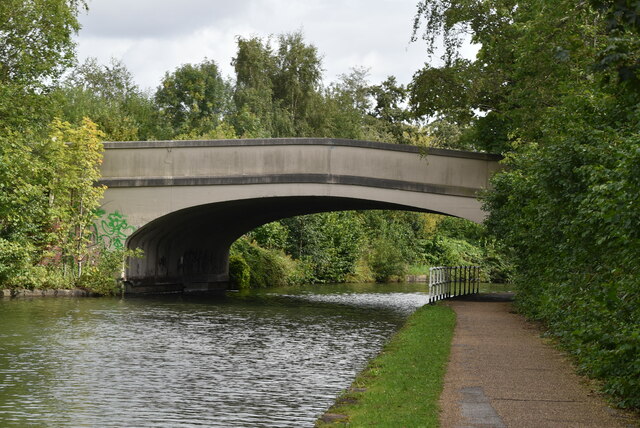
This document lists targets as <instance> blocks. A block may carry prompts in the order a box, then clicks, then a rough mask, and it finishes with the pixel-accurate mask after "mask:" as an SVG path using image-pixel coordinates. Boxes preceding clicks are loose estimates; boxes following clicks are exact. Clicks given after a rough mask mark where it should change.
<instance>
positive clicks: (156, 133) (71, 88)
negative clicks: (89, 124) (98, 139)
mask: <svg viewBox="0 0 640 428" xmlns="http://www.w3.org/2000/svg"><path fill="white" fill-rule="evenodd" d="M54 95H55V97H56V101H57V106H58V109H59V113H58V114H59V115H60V116H61V117H62V118H63V119H64V120H66V121H68V122H71V123H73V124H80V123H82V120H83V119H84V118H85V117H90V118H91V120H93V121H94V122H96V123H97V124H98V125H99V127H100V130H101V131H102V132H103V133H104V134H105V138H107V139H108V140H111V141H127V140H134V141H135V140H147V139H152V138H161V137H166V136H169V135H170V130H169V129H166V128H167V127H166V126H163V125H162V124H163V123H164V122H163V121H162V120H160V113H159V111H158V109H157V108H156V106H155V105H154V102H153V100H152V99H151V97H150V96H148V95H147V94H146V93H144V92H142V91H141V90H140V89H139V88H138V86H137V85H136V84H135V83H134V81H133V76H132V75H131V73H130V72H129V70H127V68H126V67H125V65H124V64H123V63H122V62H120V61H117V60H115V59H112V60H111V63H110V64H109V65H100V64H98V62H97V60H96V59H95V58H89V59H87V60H86V61H85V62H84V63H83V64H81V65H79V66H77V67H76V68H75V69H73V70H72V71H71V73H70V74H69V75H68V76H67V77H66V78H65V79H64V81H63V82H62V84H61V85H60V86H59V87H58V88H56V91H55V92H54Z"/></svg>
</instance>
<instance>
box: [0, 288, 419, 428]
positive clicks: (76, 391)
mask: <svg viewBox="0 0 640 428" xmlns="http://www.w3.org/2000/svg"><path fill="white" fill-rule="evenodd" d="M425 288H426V285H425V284H387V285H376V284H366V285H336V286H314V287H299V288H290V289H267V290H258V291H252V292H250V293H246V294H240V293H227V295H226V296H225V297H216V298H213V297H203V296H183V295H169V296H162V297H157V296H156V297H145V298H141V297H135V298H124V299H121V298H80V299H78V298H40V299H13V300H8V299H4V300H2V299H0V326H1V328H0V426H52V427H95V426H100V427H122V426H136V427H138V426H139V427H168V426H171V427H192V426H193V427H195V426H207V427H304V426H308V427H311V426H313V424H314V422H315V420H316V419H317V418H318V417H319V416H320V415H321V414H322V413H323V412H324V411H325V410H326V409H327V408H328V407H329V406H330V405H331V404H332V403H333V401H334V400H335V398H336V396H337V395H338V394H339V393H340V392H341V391H342V390H343V389H345V388H347V387H348V386H349V385H350V383H351V381H352V380H353V378H354V377H355V375H356V374H357V373H358V372H359V371H360V370H361V369H362V368H363V367H364V366H365V364H366V362H367V360H369V359H370V358H372V357H373V356H375V355H376V354H377V353H378V352H379V351H380V349H381V347H382V346H383V344H384V343H385V342H386V341H387V340H388V339H389V337H390V336H391V335H392V334H393V333H394V332H395V331H396V330H397V329H398V327H399V326H401V325H402V324H403V322H404V321H405V319H406V318H407V316H408V315H410V314H411V313H412V312H413V311H414V310H415V309H416V308H418V307H420V306H422V305H424V304H425V303H426V301H427V295H426V293H425V292H424V290H425Z"/></svg>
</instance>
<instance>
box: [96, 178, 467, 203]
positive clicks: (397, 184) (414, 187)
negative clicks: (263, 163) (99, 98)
mask: <svg viewBox="0 0 640 428" xmlns="http://www.w3.org/2000/svg"><path fill="white" fill-rule="evenodd" d="M296 183H303V184H304V183H307V184H308V183H311V184H341V185H349V186H366V187H375V188H381V189H391V190H405V191H409V192H420V193H433V194H438V195H450V196H463V197H467V198H475V197H477V194H478V191H479V189H473V188H469V187H462V186H447V185H439V184H427V183H417V182H411V181H401V180H388V179H384V178H370V177H358V176H351V175H332V174H271V175H255V176H251V175H242V176H223V177H122V178H103V179H102V180H100V181H99V184H104V185H106V186H107V187H166V186H234V185H247V184H296Z"/></svg>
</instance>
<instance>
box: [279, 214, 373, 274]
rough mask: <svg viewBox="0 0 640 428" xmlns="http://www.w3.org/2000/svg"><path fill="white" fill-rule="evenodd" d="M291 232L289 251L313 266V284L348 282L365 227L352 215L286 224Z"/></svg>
mask: <svg viewBox="0 0 640 428" xmlns="http://www.w3.org/2000/svg"><path fill="white" fill-rule="evenodd" d="M282 224H283V225H284V226H285V227H287V228H288V231H289V232H288V240H287V247H286V251H287V253H288V254H291V255H292V256H293V257H294V258H297V259H301V260H304V261H305V262H306V263H308V264H309V265H311V266H312V269H313V282H320V283H322V282H344V281H345V279H346V277H347V275H349V274H353V273H354V272H355V266H356V264H357V261H358V259H359V257H360V244H361V240H362V236H363V229H362V223H361V221H360V220H359V219H358V217H356V216H353V215H351V214H350V213H348V212H329V213H320V214H314V215H307V216H299V217H293V218H290V219H285V220H282Z"/></svg>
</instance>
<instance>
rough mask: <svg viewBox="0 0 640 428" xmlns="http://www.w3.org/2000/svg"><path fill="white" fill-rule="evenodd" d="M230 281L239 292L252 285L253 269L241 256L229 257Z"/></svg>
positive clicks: (233, 255)
mask: <svg viewBox="0 0 640 428" xmlns="http://www.w3.org/2000/svg"><path fill="white" fill-rule="evenodd" d="M229 281H230V282H231V284H232V286H234V287H236V288H238V289H239V290H243V289H245V288H249V286H250V285H251V268H250V267H249V265H248V264H247V261H246V260H245V259H244V257H242V255H240V254H232V255H231V256H229Z"/></svg>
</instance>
